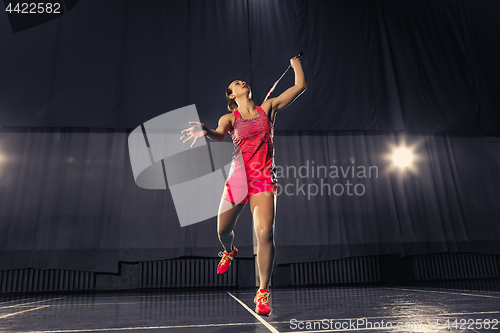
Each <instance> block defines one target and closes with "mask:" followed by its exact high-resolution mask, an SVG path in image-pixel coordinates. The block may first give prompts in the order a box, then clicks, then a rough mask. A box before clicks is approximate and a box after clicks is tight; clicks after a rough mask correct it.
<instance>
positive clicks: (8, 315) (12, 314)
mask: <svg viewBox="0 0 500 333" xmlns="http://www.w3.org/2000/svg"><path fill="white" fill-rule="evenodd" d="M48 306H50V305H44V306H41V307H39V308H34V309H29V310H23V311H19V312H15V313H9V314H7V315H3V316H0V319H3V318H7V317H10V316H15V315H16V314H20V313H24V312H28V311H35V310H39V309H43V308H46V307H48Z"/></svg>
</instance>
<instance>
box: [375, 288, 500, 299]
mask: <svg viewBox="0 0 500 333" xmlns="http://www.w3.org/2000/svg"><path fill="white" fill-rule="evenodd" d="M384 288H385V289H394V290H408V291H420V292H431V293H438V294H454V295H462V296H475V297H490V298H500V296H491V295H479V294H465V293H453V292H450V291H437V290H420V289H407V288H393V287H384Z"/></svg>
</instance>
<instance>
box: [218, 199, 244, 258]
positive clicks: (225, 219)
mask: <svg viewBox="0 0 500 333" xmlns="http://www.w3.org/2000/svg"><path fill="white" fill-rule="evenodd" d="M243 208H245V205H234V204H232V203H230V202H229V201H227V200H224V199H221V203H220V206H219V215H218V217H217V233H218V234H219V240H220V242H221V244H222V246H223V247H224V250H225V251H226V252H227V253H231V252H232V251H233V240H234V232H233V229H234V226H235V225H236V221H237V220H238V216H239V215H240V213H241V211H242V210H243Z"/></svg>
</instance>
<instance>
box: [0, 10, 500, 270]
mask: <svg viewBox="0 0 500 333" xmlns="http://www.w3.org/2000/svg"><path fill="white" fill-rule="evenodd" d="M499 17H500V1H497V0H482V1H476V0H468V1H466V0H461V1H458V0H418V1H417V0H408V1H399V0H385V1H384V0H349V1H319V0H318V1H298V0H296V1H292V0H273V1H269V0H251V1H250V0H247V1H242V0H214V1H210V0H177V1H173V0H172V1H160V0H157V1H155V0H147V1H132V0H106V1H97V0H81V1H80V2H79V3H78V5H77V6H76V7H75V8H73V9H72V10H71V11H70V12H68V13H66V14H65V15H63V16H61V17H60V18H58V19H55V20H53V21H50V22H48V23H46V24H43V25H40V26H37V27H34V28H31V29H28V30H24V31H21V32H18V33H12V31H11V28H10V26H9V22H8V20H7V16H6V15H0V126H1V127H0V270H7V269H14V268H25V267H35V268H42V269H49V268H58V269H75V270H84V271H96V272H117V270H118V261H143V260H160V259H168V258H176V257H181V256H202V257H203V256H206V257H215V256H216V254H217V252H218V251H220V250H221V246H220V243H219V241H218V238H217V233H216V219H215V218H212V219H210V220H207V221H204V222H201V223H198V224H195V225H192V226H187V227H184V228H181V227H180V225H179V222H178V218H177V215H176V212H175V207H174V205H173V202H172V198H171V195H170V192H169V190H166V191H165V190H144V189H141V188H139V187H138V186H137V185H136V184H135V182H134V178H133V175H132V170H131V166H130V158H129V155H128V147H127V137H128V133H130V131H131V130H132V129H133V128H136V127H137V126H139V125H141V124H142V123H144V122H146V121H148V120H150V119H152V118H154V117H156V116H158V115H161V114H163V113H165V112H168V111H171V110H174V109H177V108H181V107H184V106H187V105H191V104H196V108H197V110H198V112H199V115H200V120H201V121H202V122H204V123H205V124H207V125H208V126H209V127H212V128H213V127H216V126H217V121H218V119H219V118H220V116H221V115H222V114H224V113H225V112H226V102H225V95H224V93H225V87H226V86H227V84H228V83H229V82H231V81H232V80H234V79H244V80H246V81H247V82H248V83H249V84H250V86H251V88H252V91H253V97H254V101H255V102H256V104H260V102H261V101H262V100H263V99H264V97H265V94H266V93H267V91H268V90H269V88H270V87H271V86H272V84H273V83H274V82H275V81H276V79H278V77H279V76H280V75H281V74H282V73H283V71H284V70H285V69H286V67H287V66H288V63H289V59H290V58H291V57H292V56H294V55H296V54H298V53H299V52H300V51H303V52H304V57H303V58H302V64H303V68H304V71H305V74H306V78H307V83H308V89H307V91H306V92H305V93H304V94H303V95H302V96H301V97H300V98H299V99H298V100H297V101H296V102H295V103H294V104H293V105H291V106H290V107H288V108H287V109H286V110H284V111H282V112H280V113H278V116H277V120H276V126H275V128H276V137H275V146H276V164H277V165H278V166H280V167H281V169H280V171H281V174H280V177H279V184H280V188H279V190H280V195H279V197H278V208H277V219H276V245H277V252H276V255H277V263H278V264H284V263H290V262H307V261H319V260H330V259H340V258H345V257H349V256H360V255H378V254H400V255H412V254H427V253H436V252H474V253H488V254H497V255H498V254H500V248H499V245H498V244H499V240H500V220H499V216H500V211H499V209H500V208H499V207H500V188H499V187H500V185H499V184H500V139H499V136H500V112H499V110H500V62H499V61H498V59H500V44H499V43H498V41H499V40H500V20H499ZM292 84H293V74H292V73H291V72H290V73H288V74H287V75H286V76H285V77H284V78H283V80H282V81H281V82H280V84H279V85H278V87H277V89H276V90H275V92H274V93H273V96H277V95H278V94H279V93H281V92H282V91H284V90H285V89H286V88H288V87H289V86H290V85H292ZM228 139H229V137H227V138H226V140H228ZM403 143H406V144H407V145H408V146H410V147H412V148H413V149H414V153H415V154H416V157H415V163H414V165H413V167H412V168H410V169H409V170H407V172H405V173H401V172H400V171H399V170H398V169H395V168H393V167H392V162H391V161H390V154H391V153H392V151H393V149H394V148H395V147H396V146H399V145H401V144H403ZM318 166H319V167H320V168H319V169H320V170H323V171H320V172H324V170H325V169H327V170H328V174H327V175H324V174H323V175H321V176H318V175H317V171H318V168H317V167H318ZM347 167H349V168H350V169H349V170H347V171H346V168H347ZM353 167H355V173H354V174H352V172H351V171H352V169H351V168H353ZM370 167H371V168H370ZM363 168H364V170H365V174H363V172H362V170H363ZM293 170H295V172H300V170H301V171H302V172H303V173H304V172H305V171H306V170H307V171H309V174H308V175H307V176H303V173H302V174H300V173H299V174H293ZM313 170H314V171H316V176H313V175H312V171H313ZM335 170H337V172H336V173H335ZM375 170H376V171H377V173H376V175H377V176H375ZM369 171H371V172H372V174H369ZM363 175H364V177H363ZM354 186H356V187H354ZM321 189H323V193H321V192H320V191H321ZM355 189H357V191H358V192H357V193H358V194H359V195H358V194H352V193H353V191H354V190H355ZM316 190H318V191H319V192H318V193H315V194H313V193H314V192H315V191H316ZM341 190H343V191H344V192H343V193H342V194H340V191H341ZM326 191H329V192H328V193H327V192H326ZM361 192H362V194H360V193H361ZM349 193H351V194H352V195H349ZM337 194H339V195H337ZM235 233H236V239H235V242H236V243H235V244H237V246H238V249H240V251H241V252H240V256H241V257H252V256H253V244H252V221H251V215H250V212H249V210H248V208H247V209H246V210H245V211H244V213H243V214H242V216H241V217H240V219H239V221H238V223H237V225H236V229H235Z"/></svg>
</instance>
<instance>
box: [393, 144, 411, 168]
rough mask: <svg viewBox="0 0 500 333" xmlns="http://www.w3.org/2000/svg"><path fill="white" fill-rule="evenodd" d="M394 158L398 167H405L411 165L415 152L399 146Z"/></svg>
mask: <svg viewBox="0 0 500 333" xmlns="http://www.w3.org/2000/svg"><path fill="white" fill-rule="evenodd" d="M392 160H393V161H394V164H396V165H397V166H398V167H401V168H404V167H406V166H408V165H410V163H411V161H412V160H413V154H412V153H411V151H409V150H408V149H406V148H399V149H396V151H395V152H394V154H392Z"/></svg>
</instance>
